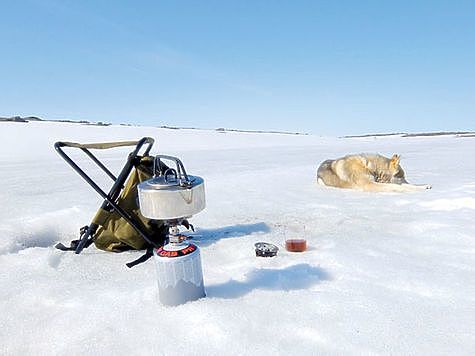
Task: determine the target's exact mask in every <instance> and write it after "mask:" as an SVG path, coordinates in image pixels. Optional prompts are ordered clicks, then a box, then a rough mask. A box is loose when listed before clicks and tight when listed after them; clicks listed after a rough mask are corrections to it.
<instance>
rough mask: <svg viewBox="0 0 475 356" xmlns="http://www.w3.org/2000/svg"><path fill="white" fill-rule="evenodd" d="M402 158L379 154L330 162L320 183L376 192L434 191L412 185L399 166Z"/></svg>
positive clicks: (323, 166)
mask: <svg viewBox="0 0 475 356" xmlns="http://www.w3.org/2000/svg"><path fill="white" fill-rule="evenodd" d="M400 159H401V158H400V156H398V155H394V156H392V158H386V157H384V156H381V155H377V154H359V155H348V156H345V157H342V158H338V159H335V160H326V161H325V162H323V163H322V164H321V165H320V167H318V171H317V181H318V183H319V184H323V185H326V186H330V187H337V188H349V189H358V190H364V191H372V192H410V191H416V190H424V189H430V188H431V186H430V185H426V184H424V185H415V184H409V183H408V182H407V181H406V178H405V174H404V171H403V169H402V168H401V166H400V165H399V161H400Z"/></svg>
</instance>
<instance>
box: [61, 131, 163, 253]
mask: <svg viewBox="0 0 475 356" xmlns="http://www.w3.org/2000/svg"><path fill="white" fill-rule="evenodd" d="M154 142H155V141H154V139H153V138H151V137H143V138H142V139H140V140H139V141H135V142H130V143H128V144H121V145H117V146H113V144H111V145H110V147H102V148H101V147H87V146H88V145H87V144H85V145H81V144H76V143H70V142H61V141H60V142H56V143H55V144H54V148H55V149H56V151H57V152H58V153H59V155H60V156H61V157H62V158H63V159H64V160H65V161H66V162H67V163H68V164H69V165H70V166H71V167H72V168H73V169H74V170H75V171H76V172H77V173H78V174H79V175H80V176H81V177H82V178H83V179H84V180H85V181H86V182H87V183H88V184H89V185H90V186H91V187H92V188H93V189H94V190H95V191H96V192H97V193H98V194H99V195H100V196H101V197H102V198H103V199H104V202H103V203H102V206H101V209H105V210H107V209H110V208H112V209H113V210H115V211H116V212H117V213H118V214H119V215H120V216H121V217H123V218H124V219H125V220H126V221H127V222H128V223H129V224H130V225H131V226H132V227H133V228H134V229H135V230H136V231H137V232H138V233H139V234H140V236H141V237H142V238H143V239H144V240H145V241H147V242H148V243H149V244H150V245H152V246H154V247H159V246H158V245H157V244H156V243H155V242H153V241H152V240H151V239H150V238H149V237H148V236H147V233H146V231H144V230H143V229H142V227H141V226H140V225H139V224H138V223H137V222H136V221H135V220H134V218H133V217H132V216H131V215H130V214H129V213H128V212H126V211H125V210H124V209H122V208H121V207H120V206H119V205H118V204H117V198H118V197H119V195H120V193H121V191H122V189H123V188H124V183H125V181H126V180H127V178H128V176H129V174H130V172H131V171H132V168H133V167H134V164H135V162H137V159H138V158H139V157H140V156H139V152H140V150H141V149H142V147H143V146H144V145H148V146H147V147H146V149H145V151H144V153H143V156H147V155H149V152H150V149H151V148H152V146H153V143H154ZM89 146H94V145H89ZM123 146H135V149H134V150H133V151H132V152H131V153H130V154H129V157H128V158H127V162H126V163H125V165H124V167H123V168H122V170H121V172H120V174H119V175H118V176H117V177H115V176H114V174H112V172H111V171H110V170H109V169H108V168H107V167H106V166H105V165H104V164H102V162H101V161H99V159H97V157H96V156H94V155H93V154H92V153H91V152H90V151H89V149H109V148H114V147H123ZM63 147H70V148H79V149H81V150H82V151H83V152H84V153H85V154H86V155H87V156H88V157H89V158H91V159H92V161H93V162H94V163H96V164H97V165H98V166H99V167H100V168H101V169H102V170H103V171H104V172H105V173H106V174H107V175H108V176H109V177H110V178H111V179H112V180H113V181H114V184H113V185H112V188H111V189H110V191H109V193H106V192H104V190H102V189H101V188H100V187H99V186H98V185H97V184H96V183H95V182H94V181H93V180H92V179H91V178H90V177H89V176H88V175H87V174H86V173H85V172H84V171H83V170H82V169H81V168H80V167H79V166H78V165H77V164H76V163H75V162H74V161H73V160H72V159H71V158H70V157H69V156H68V155H67V154H66V153H65V152H64V151H63ZM98 227H99V226H98V225H97V224H95V223H93V222H91V224H89V226H86V227H85V228H84V229H82V230H81V236H80V238H79V242H78V244H77V247H76V250H75V252H76V253H77V254H79V253H81V251H82V250H83V249H84V248H85V247H87V246H89V245H90V244H91V243H92V242H93V238H94V234H95V233H96V231H97V228H98Z"/></svg>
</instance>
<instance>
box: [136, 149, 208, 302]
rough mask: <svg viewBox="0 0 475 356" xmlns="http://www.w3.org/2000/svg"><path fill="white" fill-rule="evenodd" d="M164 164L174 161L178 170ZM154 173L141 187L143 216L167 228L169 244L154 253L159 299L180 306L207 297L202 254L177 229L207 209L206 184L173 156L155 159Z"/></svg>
mask: <svg viewBox="0 0 475 356" xmlns="http://www.w3.org/2000/svg"><path fill="white" fill-rule="evenodd" d="M162 160H168V161H173V162H174V163H175V168H168V167H167V166H165V165H164V164H163V163H162ZM162 167H165V168H164V169H162ZM153 170H154V177H153V178H152V179H149V180H147V181H144V182H142V183H140V184H139V185H138V196H139V206H140V212H141V213H142V215H143V216H145V217H147V218H149V219H155V220H161V221H164V222H165V224H166V225H167V226H168V230H169V233H168V243H167V244H166V245H164V246H162V247H160V248H158V249H154V251H153V255H154V259H155V263H156V266H157V277H158V290H159V299H160V302H161V303H162V304H164V305H179V304H183V303H186V302H188V301H192V300H196V299H199V298H202V297H204V296H205V290H204V283H203V272H202V268H201V258H200V250H199V248H198V246H196V245H195V244H192V243H189V242H188V241H187V240H186V236H185V235H182V234H180V230H179V228H178V226H179V225H185V226H186V224H187V223H188V222H187V221H186V219H187V218H189V217H191V216H192V215H195V214H197V213H199V212H200V211H202V210H203V209H204V208H205V205H206V203H205V190H204V181H203V179H202V178H201V177H198V176H191V175H187V174H186V171H185V167H184V166H183V163H182V162H181V161H180V160H179V159H178V158H176V157H172V156H164V155H159V156H156V157H155V160H154V169H153Z"/></svg>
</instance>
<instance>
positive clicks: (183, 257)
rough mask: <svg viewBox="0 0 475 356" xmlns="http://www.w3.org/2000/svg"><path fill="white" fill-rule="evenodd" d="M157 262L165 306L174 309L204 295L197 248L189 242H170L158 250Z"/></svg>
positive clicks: (161, 300)
mask: <svg viewBox="0 0 475 356" xmlns="http://www.w3.org/2000/svg"><path fill="white" fill-rule="evenodd" d="M154 259H155V262H156V263H155V265H156V267H157V278H158V294H159V299H160V302H161V303H162V304H164V305H169V306H175V305H179V304H183V303H186V302H189V301H193V300H197V299H199V298H202V297H204V296H205V289H204V283H203V272H202V268H201V258H200V249H199V248H198V246H196V245H195V244H192V243H188V242H171V243H168V244H166V245H165V246H163V247H160V248H158V249H155V250H154Z"/></svg>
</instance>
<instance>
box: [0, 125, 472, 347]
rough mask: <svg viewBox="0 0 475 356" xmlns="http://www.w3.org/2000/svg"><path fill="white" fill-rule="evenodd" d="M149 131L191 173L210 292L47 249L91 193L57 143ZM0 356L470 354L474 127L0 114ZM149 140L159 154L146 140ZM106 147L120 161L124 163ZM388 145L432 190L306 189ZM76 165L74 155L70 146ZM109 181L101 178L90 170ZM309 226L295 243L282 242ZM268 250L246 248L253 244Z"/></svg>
mask: <svg viewBox="0 0 475 356" xmlns="http://www.w3.org/2000/svg"><path fill="white" fill-rule="evenodd" d="M142 136H152V137H154V138H155V139H156V140H157V141H158V145H156V148H155V150H154V153H158V152H160V153H166V154H172V155H176V156H178V157H180V158H181V159H182V160H183V162H184V164H185V166H186V167H187V170H188V171H189V173H191V174H196V175H200V176H202V177H204V178H205V181H206V190H207V204H208V205H207V208H206V209H205V210H204V211H203V212H202V213H200V214H198V215H197V216H195V217H193V218H192V219H191V220H192V223H194V224H195V226H196V227H197V228H198V231H197V233H196V236H195V237H194V240H195V241H196V242H197V244H198V245H199V246H200V247H201V249H202V250H201V251H202V262H203V269H204V277H205V284H206V290H207V295H208V297H207V298H205V299H202V300H199V301H196V302H192V303H187V304H185V305H182V306H178V307H174V308H170V307H163V306H161V305H160V304H159V303H158V300H157V298H158V296H157V293H158V290H157V286H156V278H155V269H154V264H153V261H152V260H150V261H148V262H147V263H145V264H142V265H140V266H137V267H135V268H133V269H131V270H129V269H127V268H126V267H125V265H124V264H125V263H126V262H128V261H131V260H133V259H135V258H136V257H138V256H139V255H140V252H128V253H123V254H113V253H106V252H102V251H99V250H97V249H95V248H94V247H90V248H89V249H87V250H85V251H84V252H83V253H82V254H81V255H75V254H73V253H64V252H61V251H58V250H55V249H54V247H53V246H54V245H55V243H56V242H58V241H62V242H64V243H67V242H69V240H71V239H73V238H76V237H77V232H78V229H79V227H81V226H83V225H85V224H87V223H88V222H89V220H90V219H91V218H92V216H93V215H94V213H95V211H96V210H97V208H98V207H99V205H100V202H101V200H100V199H99V197H98V196H97V195H96V193H95V192H93V191H92V189H90V188H89V186H87V185H86V183H85V182H84V181H82V179H81V178H80V177H79V176H78V175H77V174H76V173H75V172H74V171H73V170H72V169H71V168H70V167H69V166H68V165H67V164H66V163H65V162H64V161H63V160H62V159H61V158H60V157H59V156H58V155H57V154H56V153H55V152H54V149H53V143H54V142H55V141H57V140H64V141H66V140H68V141H78V142H84V141H85V142H95V141H116V140H121V139H126V140H129V139H136V138H140V137H142ZM0 138H1V141H0V142H1V143H0V145H1V146H0V148H1V150H0V179H1V182H2V186H3V189H2V191H1V192H0V202H1V205H0V233H1V238H0V268H1V274H0V286H1V288H0V315H1V317H0V354H6V355H10V354H12V355H24V354H34V355H36V354H48V355H65V354H68V355H84V354H104V355H107V354H118V355H125V354H127V355H129V354H132V355H144V354H165V355H188V354H189V355H275V354H280V355H310V354H311V355H315V354H405V355H407V354H414V355H415V354H417V355H423V354H425V355H429V354H430V355H437V354H440V355H470V354H473V352H474V350H475V337H474V332H473V331H474V330H475V275H474V272H475V270H474V269H475V226H474V224H473V221H474V216H475V160H474V154H475V138H469V137H467V138H456V137H428V138H400V137H384V138H378V139H375V138H362V139H338V138H322V137H318V136H290V135H277V134H244V133H218V132H214V131H198V130H165V129H156V128H146V127H141V128H137V127H121V126H111V127H95V126H85V125H78V124H59V123H44V122H43V123H42V122H39V123H28V124H21V123H2V124H0ZM157 147H158V149H157ZM126 152H127V151H126V150H123V149H118V150H115V151H114V152H113V153H108V154H107V155H106V156H104V157H105V158H106V159H107V162H109V164H110V165H111V166H112V167H114V169H116V170H118V169H119V167H120V166H121V165H122V164H123V162H124V160H125V157H126ZM358 152H379V153H381V154H385V155H391V154H393V153H400V154H401V155H402V161H401V163H402V166H403V167H404V168H405V170H406V173H407V177H408V180H409V181H410V182H413V183H428V184H432V186H433V189H432V190H430V191H423V192H417V193H407V194H395V193H393V194H381V193H363V192H356V191H348V190H338V189H331V188H324V187H320V186H317V185H316V184H315V182H314V176H315V170H316V168H317V166H318V164H319V163H320V162H321V161H323V160H324V159H327V158H336V157H339V156H342V155H345V154H348V153H358ZM78 158H79V159H80V162H82V163H84V164H86V166H87V167H89V165H87V163H88V161H87V159H85V158H83V157H82V156H78ZM93 176H94V177H96V178H97V179H98V180H99V181H100V182H102V183H104V186H106V187H108V181H107V178H106V177H103V176H102V175H100V174H93ZM302 235H304V236H305V237H306V238H307V241H308V243H309V246H310V249H309V251H307V252H305V253H303V254H292V253H289V252H286V251H285V250H284V248H283V242H284V240H285V238H289V237H300V236H302ZM257 241H268V242H272V243H274V244H276V245H278V246H280V247H281V249H280V251H279V254H278V256H277V257H275V258H256V257H255V255H254V249H253V245H254V243H255V242H257Z"/></svg>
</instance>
